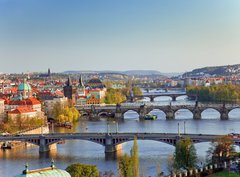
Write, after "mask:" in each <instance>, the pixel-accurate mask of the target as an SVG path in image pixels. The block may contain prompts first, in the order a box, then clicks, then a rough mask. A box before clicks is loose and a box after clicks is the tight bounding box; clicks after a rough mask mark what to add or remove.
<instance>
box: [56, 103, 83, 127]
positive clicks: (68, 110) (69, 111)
mask: <svg viewBox="0 0 240 177" xmlns="http://www.w3.org/2000/svg"><path fill="white" fill-rule="evenodd" d="M52 115H53V118H54V119H55V120H56V121H58V122H59V123H64V122H75V121H77V120H78V118H79V117H80V113H79V112H78V110H77V109H76V108H75V107H69V106H66V105H65V106H64V105H63V104H61V103H60V102H56V103H55V104H54V106H53V110H52Z"/></svg>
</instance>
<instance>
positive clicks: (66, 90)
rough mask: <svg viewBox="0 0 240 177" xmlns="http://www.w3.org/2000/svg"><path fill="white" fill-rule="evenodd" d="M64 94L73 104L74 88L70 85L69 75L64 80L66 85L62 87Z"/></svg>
mask: <svg viewBox="0 0 240 177" xmlns="http://www.w3.org/2000/svg"><path fill="white" fill-rule="evenodd" d="M63 92H64V96H65V97H67V98H68V99H69V101H70V103H71V104H73V105H74V104H75V102H76V101H75V100H76V99H75V94H76V89H75V88H74V87H73V85H72V80H71V78H70V76H68V80H67V82H66V85H65V86H64V87H63Z"/></svg>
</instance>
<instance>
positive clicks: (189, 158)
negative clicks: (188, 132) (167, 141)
mask: <svg viewBox="0 0 240 177" xmlns="http://www.w3.org/2000/svg"><path fill="white" fill-rule="evenodd" d="M196 164H197V155H196V149H195V147H194V145H193V143H192V140H191V139H190V138H186V139H182V140H179V141H178V142H177V144H176V149H175V153H174V168H175V169H177V170H180V169H191V168H194V167H196Z"/></svg>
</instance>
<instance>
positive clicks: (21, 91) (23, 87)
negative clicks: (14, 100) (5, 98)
mask: <svg viewBox="0 0 240 177" xmlns="http://www.w3.org/2000/svg"><path fill="white" fill-rule="evenodd" d="M17 93H18V95H21V96H22V97H23V99H26V98H30V97H32V88H31V86H30V85H29V84H28V83H27V80H26V79H24V81H23V83H21V84H19V85H18V90H17Z"/></svg>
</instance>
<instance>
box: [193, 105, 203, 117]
mask: <svg viewBox="0 0 240 177" xmlns="http://www.w3.org/2000/svg"><path fill="white" fill-rule="evenodd" d="M201 113H202V112H201V110H200V109H199V108H198V107H195V109H194V110H193V119H195V120H200V119H202V114H201Z"/></svg>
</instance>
